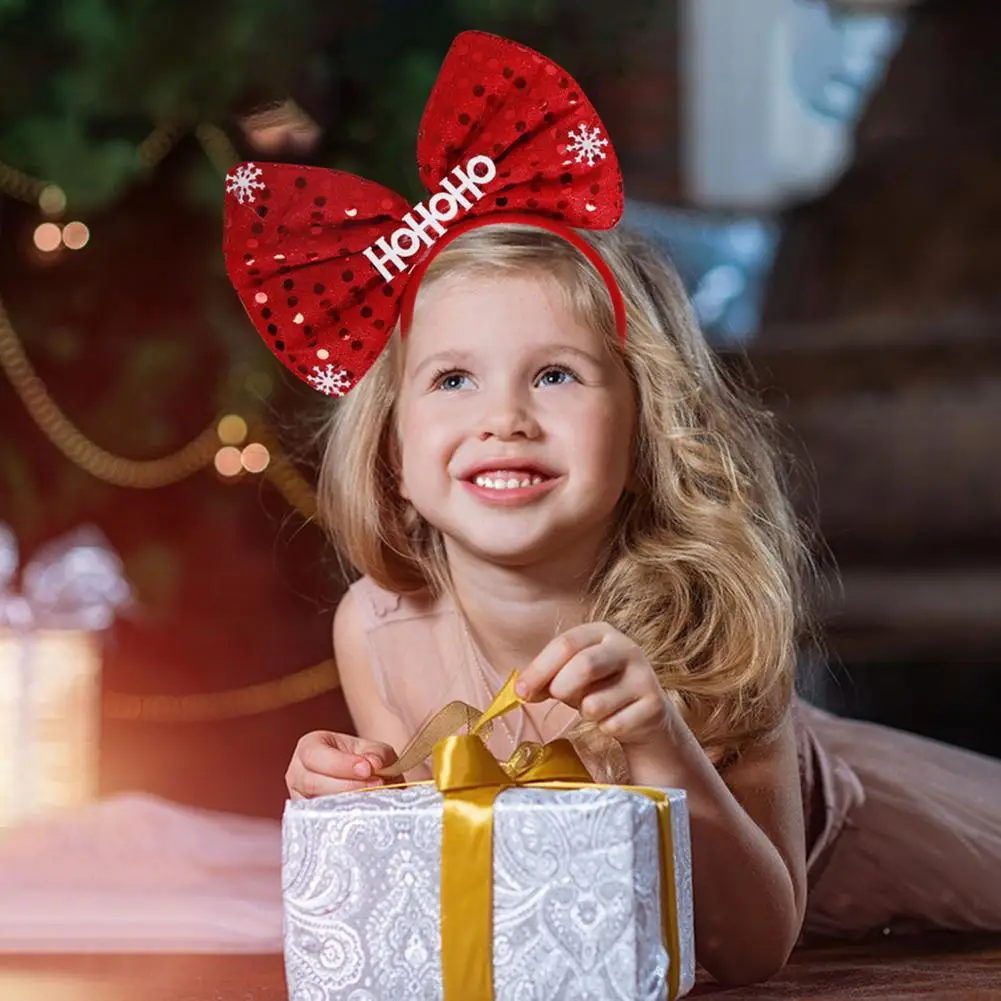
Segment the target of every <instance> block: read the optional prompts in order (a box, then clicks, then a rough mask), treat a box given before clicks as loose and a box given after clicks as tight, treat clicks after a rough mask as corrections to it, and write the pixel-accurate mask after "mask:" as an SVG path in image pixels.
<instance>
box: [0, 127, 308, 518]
mask: <svg viewBox="0 0 1001 1001" xmlns="http://www.w3.org/2000/svg"><path fill="white" fill-rule="evenodd" d="M183 134H184V130H183V129H181V128H180V127H179V126H176V125H162V126H158V127H157V128H155V129H154V130H153V131H152V132H151V133H150V134H149V136H147V137H146V139H145V140H144V141H143V142H142V143H141V144H140V146H139V160H140V162H141V163H142V165H143V167H144V168H147V169H152V168H153V167H155V166H156V165H157V164H158V163H159V162H160V161H161V160H162V159H163V158H164V157H165V156H166V155H167V154H168V153H169V152H170V150H171V149H172V148H173V147H174V145H175V144H176V142H177V140H178V139H179V138H180V137H181V136H182V135H183ZM195 136H196V138H197V139H198V141H199V143H200V145H201V146H202V149H203V150H204V152H205V154H206V155H207V156H208V157H209V158H210V159H211V160H212V161H213V162H214V163H215V165H216V166H217V168H218V169H219V170H220V172H221V173H225V172H226V171H228V170H229V169H230V167H232V165H233V164H234V163H235V162H237V161H238V160H239V155H238V154H237V151H236V150H235V148H234V147H233V145H232V143H231V142H230V141H229V138H228V137H227V136H226V134H225V132H223V131H222V129H220V128H218V126H215V125H211V124H201V125H199V126H198V127H197V128H196V129H195ZM0 193H4V194H7V195H10V196H11V197H15V198H20V199H22V200H24V201H27V202H29V203H30V202H34V203H35V204H37V205H38V207H39V209H40V211H41V212H42V214H43V215H45V216H47V217H48V219H47V220H46V221H44V222H41V223H39V224H38V226H36V228H35V230H34V233H33V244H34V248H35V250H36V251H37V252H38V253H39V254H40V255H41V259H43V260H44V259H45V258H48V257H50V256H52V257H53V259H55V255H56V254H57V252H58V251H60V250H61V249H62V248H63V247H65V248H67V249H69V250H81V249H82V248H84V247H85V246H87V244H88V243H89V241H90V230H89V229H88V227H87V226H86V225H85V224H84V223H82V222H79V221H73V222H68V223H66V224H65V225H63V224H60V223H59V222H57V221H55V220H56V219H58V217H59V216H61V215H62V214H63V212H65V210H66V204H67V199H66V193H65V192H64V191H63V189H62V188H61V187H60V186H59V185H57V184H53V183H50V182H47V181H41V180H38V179H37V178H33V177H30V176H29V175H27V174H25V173H23V172H22V171H18V170H15V169H14V168H12V167H8V166H7V165H6V164H3V163H0ZM0 368H3V369H4V371H5V372H6V374H7V376H8V378H9V379H10V381H11V384H12V385H13V386H14V389H15V391H16V392H17V394H18V395H19V396H20V397H21V401H22V403H24V405H25V407H26V408H27V410H28V413H29V414H30V416H31V417H32V418H33V420H34V421H35V423H36V424H37V425H38V427H39V429H40V430H41V431H42V432H43V433H44V434H45V435H46V436H47V437H48V438H49V440H50V441H51V442H52V443H53V444H54V445H55V446H56V448H58V449H59V450H60V451H61V452H62V453H63V454H64V455H65V456H66V457H67V458H68V459H69V460H70V461H71V462H73V463H74V464H75V465H77V466H79V467H80V468H81V469H83V470H84V471H86V472H88V473H90V474H91V475H92V476H95V477H97V478H98V479H101V480H103V481H105V482H107V483H112V484H114V485H116V486H124V487H131V488H137V489H152V488H156V487H162V486H166V485H168V484H170V483H175V482H177V481H178V480H181V479H184V478H186V477H188V476H190V475H192V474H193V473H195V472H197V471H198V470H201V469H204V468H206V467H207V466H214V467H215V469H216V471H217V472H218V473H219V475H220V476H222V477H223V478H224V479H227V480H235V479H239V478H242V476H243V474H245V473H249V474H252V475H264V476H266V477H267V479H268V480H269V481H270V482H271V483H272V485H273V486H274V487H275V488H276V489H277V490H278V491H279V492H280V493H281V494H282V496H283V497H284V498H285V500H286V501H287V502H288V503H289V504H290V505H292V506H293V507H295V508H296V509H297V510H298V511H299V513H300V514H301V515H302V516H303V517H304V518H306V519H307V520H312V519H314V518H315V516H316V495H315V491H314V490H313V488H312V486H311V484H310V483H309V482H308V481H307V480H306V479H305V477H304V476H303V475H302V474H301V473H300V472H299V470H298V469H297V468H296V467H295V465H294V464H293V463H292V462H291V461H290V460H289V459H288V458H287V457H286V456H285V455H284V453H283V451H282V449H281V447H280V446H279V445H278V443H277V442H276V441H274V440H273V439H272V437H271V435H270V433H269V432H268V431H267V429H266V427H264V426H263V425H260V426H258V427H256V428H255V432H254V434H253V435H251V433H250V430H249V428H248V424H247V421H246V420H245V419H244V418H243V417H240V416H239V415H237V414H227V415H226V416H224V417H223V418H221V419H220V420H219V421H217V422H216V423H215V424H214V426H212V427H209V428H206V429H205V431H203V432H202V433H201V434H200V435H199V436H198V437H197V438H195V439H194V440H193V441H191V442H189V443H188V444H187V445H185V446H184V447H183V448H181V449H179V450H178V451H177V452H175V453H173V454H172V455H168V456H164V457H162V458H159V459H150V460H132V459H126V458H123V457H120V456H116V455H113V454H112V453H110V452H108V451H106V450H105V449H102V448H101V447H100V446H99V445H97V444H95V443H94V442H92V441H90V440H89V439H88V438H87V437H86V436H85V435H84V434H83V433H82V432H81V431H80V430H79V428H77V427H75V426H74V425H73V424H72V422H71V421H70V420H69V419H68V418H67V417H66V415H65V414H64V413H63V412H62V410H60V408H59V407H58V406H57V405H56V404H55V402H54V401H53V399H52V397H51V396H50V395H49V393H48V390H47V389H46V388H45V385H44V384H43V383H42V381H41V379H39V377H38V375H37V374H36V373H35V371H34V368H33V367H32V365H31V363H30V361H29V360H28V357H27V354H26V352H25V351H24V348H23V346H22V345H21V342H20V340H19V338H18V337H17V334H16V332H15V331H14V328H13V326H12V325H11V322H10V318H9V317H8V316H7V314H6V312H5V311H4V308H3V302H2V300H0ZM273 386H274V380H273V378H272V377H271V375H270V374H269V373H267V372H252V373H250V374H248V375H247V376H246V378H245V379H244V388H245V389H246V391H247V392H248V393H249V394H250V395H251V396H253V397H259V398H266V397H268V396H269V395H270V394H271V391H272V389H273ZM251 437H252V438H253V439H254V440H252V441H248V438H251Z"/></svg>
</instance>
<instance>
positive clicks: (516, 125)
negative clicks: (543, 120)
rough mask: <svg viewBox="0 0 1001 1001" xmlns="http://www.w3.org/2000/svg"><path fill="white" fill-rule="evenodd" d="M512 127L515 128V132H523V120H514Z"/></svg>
mask: <svg viewBox="0 0 1001 1001" xmlns="http://www.w3.org/2000/svg"><path fill="white" fill-rule="evenodd" d="M514 128H515V131H516V132H524V131H525V123H524V122H515V123H514Z"/></svg>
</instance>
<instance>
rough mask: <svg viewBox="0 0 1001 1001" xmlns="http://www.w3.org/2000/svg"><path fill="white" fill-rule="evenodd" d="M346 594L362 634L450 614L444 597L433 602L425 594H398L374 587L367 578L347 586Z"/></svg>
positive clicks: (371, 580)
mask: <svg viewBox="0 0 1001 1001" xmlns="http://www.w3.org/2000/svg"><path fill="white" fill-rule="evenodd" d="M348 592H349V593H350V594H351V595H352V596H353V597H354V600H355V603H356V605H357V608H358V614H359V616H360V618H361V620H362V623H363V624H364V626H365V629H366V630H371V629H375V628H379V627H380V626H383V625H386V624H388V623H390V622H399V621H403V620H409V619H422V618H428V617H432V616H438V615H443V614H448V613H450V612H451V604H450V602H449V601H448V600H447V598H445V597H440V598H437V599H436V598H434V597H433V596H432V595H431V594H430V592H428V591H427V590H424V591H418V592H412V593H408V594H401V593H399V592H396V591H391V590H389V589H388V588H386V587H383V586H382V585H380V584H378V583H376V581H375V580H374V579H373V578H372V577H370V576H368V575H367V574H366V575H364V576H362V577H359V578H358V579H357V580H356V581H354V582H353V583H352V584H350V585H349V586H348Z"/></svg>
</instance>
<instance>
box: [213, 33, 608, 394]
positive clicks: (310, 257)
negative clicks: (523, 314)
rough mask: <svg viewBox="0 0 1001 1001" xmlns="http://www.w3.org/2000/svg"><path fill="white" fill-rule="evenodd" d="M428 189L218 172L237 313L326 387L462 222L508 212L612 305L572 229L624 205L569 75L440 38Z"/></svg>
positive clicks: (493, 46)
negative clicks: (589, 275) (443, 48)
mask: <svg viewBox="0 0 1001 1001" xmlns="http://www.w3.org/2000/svg"><path fill="white" fill-rule="evenodd" d="M417 162H418V166H419V170H420V177H421V181H422V182H423V183H424V186H425V187H426V188H427V190H428V192H429V194H430V197H428V198H427V199H425V200H424V201H422V202H420V203H418V204H417V205H410V204H408V202H407V200H406V199H405V198H403V197H402V196H400V195H398V194H396V193H395V192H393V191H390V190H389V189H387V188H384V187H382V186H381V185H379V184H376V183H375V182H373V181H369V180H366V179H364V178H361V177H356V176H355V175H353V174H348V173H345V172H343V171H338V170H326V169H323V168H319V167H304V166H297V165H294V164H281V163H261V164H254V163H243V164H240V165H239V166H238V167H236V168H235V169H234V170H232V171H231V172H230V173H229V174H228V175H227V178H226V192H227V196H226V209H225V236H224V247H223V249H224V254H225V260H226V269H227V271H228V273H229V277H230V280H231V281H232V283H233V285H234V287H235V288H236V291H237V293H238V294H239V296H240V300H241V302H242V303H243V306H244V308H245V309H246V311H247V313H248V315H249V316H250V318H251V320H252V321H253V323H254V326H255V327H256V328H257V330H258V332H259V333H260V334H261V336H262V337H263V338H264V341H265V343H266V344H267V345H268V347H269V348H270V349H271V351H272V352H273V353H274V354H275V355H276V357H277V358H278V359H279V360H280V361H281V362H282V364H284V365H285V366H286V367H287V368H288V369H289V370H290V371H291V372H292V373H293V374H295V375H296V376H297V377H298V378H299V379H302V380H303V381H304V382H307V383H308V384H309V385H311V386H312V387H313V388H314V389H317V390H319V391H320V392H322V393H325V394H327V395H328V396H344V395H345V394H346V393H347V392H348V391H349V390H351V389H352V388H353V387H354V386H355V385H357V383H358V381H359V380H360V379H361V378H362V376H363V375H364V374H365V373H366V372H367V371H368V370H369V368H371V366H372V365H373V364H374V362H375V361H376V359H377V358H378V357H379V354H380V352H381V351H382V349H383V348H384V347H385V345H386V342H387V341H388V340H389V337H390V335H391V333H392V331H393V328H394V326H395V324H396V322H397V320H400V321H401V326H402V329H403V330H404V331H406V330H407V328H408V327H409V324H410V318H411V316H412V312H413V298H414V295H415V293H416V288H417V286H418V285H419V283H420V276H421V275H422V274H423V272H424V269H425V268H426V267H427V265H428V263H430V259H431V255H432V251H433V252H434V253H437V251H438V250H440V249H441V248H442V247H444V246H445V245H446V244H447V243H449V242H450V241H451V240H452V239H455V237H457V236H459V235H460V233H462V232H465V231H466V230H468V229H471V228H474V227H476V226H481V225H486V224H488V223H496V222H521V223H528V224H530V225H533V226H537V227H541V228H543V229H547V230H550V231H552V232H555V233H558V234H559V235H560V236H562V237H563V238H565V239H566V240H568V241H569V242H570V243H572V244H573V245H574V246H575V247H577V248H578V249H579V250H580V251H581V252H582V253H583V254H585V255H586V256H587V258H588V259H589V260H590V261H591V263H592V264H593V265H594V266H595V268H596V269H597V270H598V271H599V273H600V274H601V275H602V277H603V278H604V280H605V283H606V285H607V286H608V289H609V293H610V295H611V297H612V303H613V306H614V309H615V319H616V325H617V329H618V332H619V336H620V337H621V338H623V339H624V337H625V329H626V321H625V306H624V304H623V301H622V295H621V292H620V291H619V288H618V285H617V283H616V281H615V278H614V277H613V275H612V272H611V270H610V269H609V268H608V265H607V264H606V263H605V262H604V260H603V259H602V258H601V256H600V255H599V254H598V252H597V251H596V250H595V249H594V248H593V247H592V246H591V245H590V244H589V243H587V242H586V241H585V240H584V239H582V238H581V237H580V236H579V235H578V234H577V233H575V232H574V231H573V229H571V227H577V228H579V229H594V230H601V229H611V228H612V227H613V226H614V225H615V224H616V223H617V222H618V221H619V219H620V217H621V215H622V175H621V172H620V170H619V163H618V159H617V157H616V155H615V151H614V150H613V148H612V146H611V143H610V142H609V140H608V137H607V135H606V133H605V129H604V126H603V125H602V123H601V120H600V119H599V118H598V114H597V112H596V111H595V110H594V107H593V106H592V105H591V103H590V102H589V101H588V99H587V98H586V97H585V96H584V93H583V91H582V90H581V88H580V87H579V86H578V85H577V83H575V82H574V80H573V78H572V77H571V76H570V75H569V74H568V73H566V72H565V71H564V70H562V69H561V68H560V67H559V66H557V65H555V64H554V63H552V62H551V61H550V60H548V59H547V58H546V57H545V56H542V55H540V54H539V53H537V52H534V51H533V50H532V49H529V48H527V47H526V46H524V45H520V44H518V43H517V42H512V41H509V40H507V39H504V38H498V37H496V36H494V35H488V34H484V33H482V32H478V31H467V32H463V33H462V34H460V35H459V36H457V37H456V39H455V40H454V42H453V43H452V46H451V48H450V49H449V51H448V54H447V55H446V57H445V61H444V63H443V64H442V67H441V70H440V72H439V74H438V79H437V81H436V82H435V85H434V88H433V90H432V92H431V96H430V97H429V98H428V102H427V105H426V107H425V109H424V116H423V118H422V120H421V125H420V129H419V131H418V133H417Z"/></svg>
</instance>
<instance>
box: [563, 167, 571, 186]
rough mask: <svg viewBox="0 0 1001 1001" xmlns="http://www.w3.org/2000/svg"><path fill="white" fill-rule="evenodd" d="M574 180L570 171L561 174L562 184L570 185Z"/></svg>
mask: <svg viewBox="0 0 1001 1001" xmlns="http://www.w3.org/2000/svg"><path fill="white" fill-rule="evenodd" d="M572 180H573V174H571V173H570V171H569V170H567V171H565V172H564V173H562V174H560V184H569V183H570V182H571V181H572Z"/></svg>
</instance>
